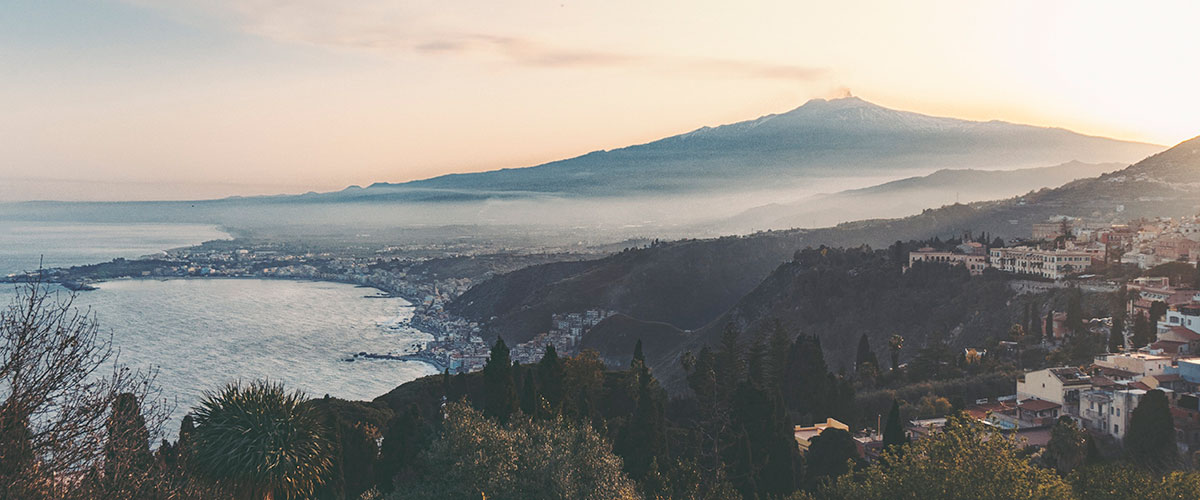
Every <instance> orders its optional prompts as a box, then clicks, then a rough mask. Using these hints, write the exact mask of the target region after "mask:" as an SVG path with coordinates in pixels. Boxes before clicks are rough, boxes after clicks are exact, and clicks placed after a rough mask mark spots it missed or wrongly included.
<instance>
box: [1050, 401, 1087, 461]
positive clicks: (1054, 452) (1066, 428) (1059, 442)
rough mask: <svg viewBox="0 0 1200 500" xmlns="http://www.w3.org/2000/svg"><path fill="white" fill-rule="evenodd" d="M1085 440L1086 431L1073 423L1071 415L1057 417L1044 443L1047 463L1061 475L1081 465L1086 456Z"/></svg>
mask: <svg viewBox="0 0 1200 500" xmlns="http://www.w3.org/2000/svg"><path fill="white" fill-rule="evenodd" d="M1087 440H1088V438H1087V433H1086V432H1084V431H1083V429H1080V428H1079V426H1077V425H1075V421H1074V420H1072V419H1071V417H1068V416H1066V415H1063V416H1061V417H1058V421H1056V422H1055V423H1054V427H1053V428H1052V429H1050V442H1049V443H1047V444H1046V454H1045V456H1046V459H1047V462H1048V464H1049V465H1050V466H1051V467H1054V469H1055V470H1057V471H1058V473H1059V474H1063V475H1066V474H1067V473H1069V472H1071V471H1072V470H1074V469H1075V468H1076V467H1079V466H1080V465H1083V462H1084V460H1085V459H1086V458H1087V450H1088V448H1087V446H1088V445H1087Z"/></svg>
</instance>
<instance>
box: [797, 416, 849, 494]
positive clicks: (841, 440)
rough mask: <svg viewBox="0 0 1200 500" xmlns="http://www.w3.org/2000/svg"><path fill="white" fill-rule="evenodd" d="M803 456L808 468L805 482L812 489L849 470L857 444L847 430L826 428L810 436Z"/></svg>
mask: <svg viewBox="0 0 1200 500" xmlns="http://www.w3.org/2000/svg"><path fill="white" fill-rule="evenodd" d="M804 458H805V459H806V461H805V465H806V466H807V470H808V473H807V478H806V479H805V483H806V484H807V485H808V487H809V489H813V488H816V487H817V486H818V485H819V484H820V483H821V482H822V481H824V480H826V479H828V478H837V477H838V476H841V475H843V474H845V473H847V472H849V471H850V466H849V462H850V461H851V460H854V459H857V458H858V445H857V444H856V443H855V442H854V437H853V436H851V435H850V433H849V432H846V431H844V430H842V429H834V428H828V429H825V430H823V431H821V433H820V434H818V435H817V436H816V437H814V438H812V444H811V445H810V446H809V448H808V453H807V454H806V455H805V457H804Z"/></svg>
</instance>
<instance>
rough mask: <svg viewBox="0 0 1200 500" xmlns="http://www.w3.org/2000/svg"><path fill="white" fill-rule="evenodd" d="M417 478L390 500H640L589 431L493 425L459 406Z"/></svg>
mask: <svg viewBox="0 0 1200 500" xmlns="http://www.w3.org/2000/svg"><path fill="white" fill-rule="evenodd" d="M426 465H427V468H426V470H425V471H424V473H423V474H422V477H421V478H420V479H419V480H417V481H415V482H413V483H409V484H407V485H405V486H404V487H403V488H401V489H398V490H397V492H396V494H395V495H393V496H392V497H390V498H391V499H392V500H418V499H421V500H423V499H443V498H483V497H482V495H486V498H488V499H490V500H508V499H512V500H518V499H547V500H549V499H579V500H620V499H636V498H641V496H640V495H639V494H638V492H637V487H636V486H635V484H634V483H633V481H631V480H629V478H628V477H626V476H625V474H624V473H623V472H621V465H622V464H621V459H620V458H619V457H617V456H616V455H614V454H613V453H612V446H611V445H610V444H609V443H608V442H607V441H605V440H604V439H603V438H602V437H601V436H600V435H599V434H597V433H596V432H595V431H594V430H592V428H591V427H590V426H587V425H577V424H575V423H572V422H569V421H565V420H563V419H561V418H560V419H555V420H549V421H548V420H532V419H529V418H526V417H517V418H514V419H512V421H511V422H509V423H508V424H506V425H501V424H498V423H496V422H495V421H494V420H491V419H488V418H486V417H484V416H483V414H482V413H480V412H479V411H478V410H476V409H474V408H472V407H471V406H470V405H468V404H465V403H450V404H448V405H446V407H445V420H444V421H443V430H442V436H441V438H440V439H439V440H438V441H437V442H435V443H434V444H433V447H432V449H431V450H430V451H429V453H428V454H427V456H426Z"/></svg>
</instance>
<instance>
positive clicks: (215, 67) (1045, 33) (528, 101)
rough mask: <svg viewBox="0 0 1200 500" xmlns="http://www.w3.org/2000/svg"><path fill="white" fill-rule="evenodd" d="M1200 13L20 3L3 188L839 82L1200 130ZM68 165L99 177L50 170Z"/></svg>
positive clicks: (162, 195)
mask: <svg viewBox="0 0 1200 500" xmlns="http://www.w3.org/2000/svg"><path fill="white" fill-rule="evenodd" d="M1196 19H1200V6H1197V4H1195V3H1191V2H1155V3H1152V4H1148V5H1145V4H1135V3H1117V2H1083V1H1079V2H1057V3H1053V4H1051V3H1047V2H1005V3H989V4H983V3H979V2H949V1H946V2H936V1H923V2H821V3H809V2H790V1H779V2H753V3H746V4H744V6H742V7H739V8H737V9H731V8H729V4H727V3H725V2H715V1H689V2H674V1H672V2H634V1H625V0H617V1H607V2H570V1H564V0H559V1H554V2H547V1H539V0H522V1H510V2H484V1H462V2H450V3H447V2H426V1H397V2H320V1H314V0H309V1H297V2H282V1H271V0H256V1H226V0H206V1H201V0H174V1H167V2H153V1H148V0H147V1H131V2H110V1H100V2H75V1H53V2H45V1H31V0H16V1H15V2H10V3H8V5H7V6H6V8H5V15H4V16H0V110H2V112H3V114H4V117H5V119H4V120H2V121H0V155H2V156H3V157H4V158H5V161H4V162H3V163H2V165H0V182H3V183H4V184H6V185H7V186H9V188H7V189H6V188H0V201H4V200H15V199H35V198H53V197H60V198H61V197H63V196H62V195H63V194H64V193H65V194H66V195H67V196H66V197H67V198H73V199H85V198H87V199H97V198H98V199H181V198H195V197H219V196H226V195H235V194H272V193H279V192H303V191H308V190H317V191H322V190H335V189H340V188H343V187H345V186H347V185H351V184H360V185H365V184H369V183H372V182H377V181H390V182H398V181H405V180H412V179H419V178H425V177H430V176H435V175H439V174H443V173H449V172H470V171H481V170H490V169H496V168H505V167H521V166H529V165H534V164H538V163H543V162H546V161H551V160H556V159H561V158H565V157H571V156H576V155H579V154H583V153H586V152H589V151H593V150H597V149H610V148H616V147H621V146H626V145H630V144H637V143H642V142H647V141H651V140H654V139H658V138H661V137H664V136H668V135H671V134H676V133H681V132H686V131H688V130H692V129H695V128H698V127H700V126H704V125H717V124H722V123H729V122H734V121H739V120H745V119H750V118H754V117H756V116H760V115H764V114H768V113H778V112H784V111H787V110H789V109H792V108H794V107H796V106H799V105H800V104H802V103H804V102H805V101H806V100H808V99H810V98H815V97H829V96H834V95H839V94H841V93H844V92H846V91H847V89H848V91H849V92H852V93H853V94H854V95H858V96H861V97H863V98H865V99H867V100H870V101H872V102H875V103H877V104H880V105H883V106H887V107H891V108H897V109H905V110H911V111H917V112H921V113H926V114H933V115H943V116H954V117H960V118H967V119H973V120H991V119H998V120H1005V121H1011V122H1020V123H1029V124H1034V125H1042V126H1052V127H1063V128H1068V129H1072V130H1075V131H1078V132H1081V133H1086V134H1092V135H1103V136H1109V137H1115V138H1120V139H1127V140H1137V141H1145V142H1152V143H1156V144H1164V145H1170V144H1174V143H1177V142H1179V141H1182V140H1185V139H1187V138H1190V137H1193V136H1195V135H1197V134H1200V121H1197V120H1196V119H1195V117H1197V116H1200V99H1197V98H1196V94H1195V92H1196V86H1197V84H1198V83H1200V66H1198V65H1196V64H1195V61H1194V56H1195V53H1196V49H1197V48H1198V47H1200V38H1198V37H1197V35H1196V32H1195V22H1196ZM64 179H73V180H75V181H85V182H88V181H103V182H104V183H106V184H105V185H106V186H110V187H111V188H106V189H105V190H104V191H103V192H95V191H92V192H89V191H87V190H86V189H78V190H73V191H72V190H67V191H62V189H63V188H62V186H58V187H54V188H50V187H47V186H51V185H55V184H54V183H55V181H58V180H64ZM148 184H152V185H153V186H154V187H153V188H148V187H145V186H147V185H148ZM139 186H140V187H139ZM56 195H57V196H56Z"/></svg>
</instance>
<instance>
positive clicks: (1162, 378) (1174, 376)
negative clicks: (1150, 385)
mask: <svg viewBox="0 0 1200 500" xmlns="http://www.w3.org/2000/svg"><path fill="white" fill-rule="evenodd" d="M1154 379H1155V380H1157V381H1159V382H1178V381H1180V380H1183V377H1181V376H1180V375H1179V374H1178V373H1167V374H1163V375H1155V376H1154Z"/></svg>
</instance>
